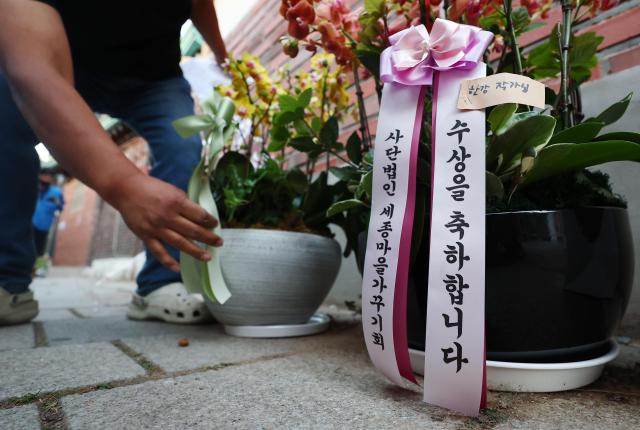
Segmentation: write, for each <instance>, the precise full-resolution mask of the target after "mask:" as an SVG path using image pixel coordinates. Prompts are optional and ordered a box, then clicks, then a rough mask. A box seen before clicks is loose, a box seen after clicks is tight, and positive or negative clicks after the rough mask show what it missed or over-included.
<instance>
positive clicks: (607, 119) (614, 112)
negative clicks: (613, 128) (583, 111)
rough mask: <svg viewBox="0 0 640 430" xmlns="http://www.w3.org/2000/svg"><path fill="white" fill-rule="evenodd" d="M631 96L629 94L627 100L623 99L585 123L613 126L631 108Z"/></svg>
mask: <svg viewBox="0 0 640 430" xmlns="http://www.w3.org/2000/svg"><path fill="white" fill-rule="evenodd" d="M631 96H633V93H629V94H628V95H627V96H626V97H625V98H623V99H622V100H620V101H619V102H616V103H614V104H612V105H611V106H609V107H608V108H606V109H605V110H604V111H603V112H602V113H601V114H600V115H598V116H597V117H595V118H589V119H587V120H585V122H593V121H599V122H603V123H604V125H609V124H613V123H614V122H616V121H617V120H619V119H620V118H622V115H624V113H625V112H626V111H627V108H628V107H629V103H630V102H631Z"/></svg>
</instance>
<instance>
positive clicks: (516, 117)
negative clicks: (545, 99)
mask: <svg viewBox="0 0 640 430" xmlns="http://www.w3.org/2000/svg"><path fill="white" fill-rule="evenodd" d="M534 116H540V112H536V111H533V110H530V111H525V112H518V113H517V114H514V115H513V116H512V117H511V118H509V120H508V121H507V123H506V124H505V125H504V127H503V128H502V129H501V130H502V131H501V133H500V134H502V133H503V132H504V131H506V130H507V129H509V128H511V127H513V126H514V124H517V123H519V122H520V121H524V120H525V119H527V118H531V117H534Z"/></svg>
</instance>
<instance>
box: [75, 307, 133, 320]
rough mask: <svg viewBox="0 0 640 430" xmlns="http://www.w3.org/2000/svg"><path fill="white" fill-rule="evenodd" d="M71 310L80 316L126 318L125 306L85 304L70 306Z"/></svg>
mask: <svg viewBox="0 0 640 430" xmlns="http://www.w3.org/2000/svg"><path fill="white" fill-rule="evenodd" d="M72 312H73V313H74V314H75V315H76V316H77V317H80V318H105V317H121V318H126V315H127V306H85V307H75V308H72Z"/></svg>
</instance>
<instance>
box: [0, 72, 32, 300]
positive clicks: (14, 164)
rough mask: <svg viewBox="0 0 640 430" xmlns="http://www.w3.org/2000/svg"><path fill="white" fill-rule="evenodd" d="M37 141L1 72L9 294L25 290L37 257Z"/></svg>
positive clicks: (1, 179)
mask: <svg viewBox="0 0 640 430" xmlns="http://www.w3.org/2000/svg"><path fill="white" fill-rule="evenodd" d="M37 142H38V140H37V138H36V136H35V135H34V134H33V132H32V131H31V128H30V127H29V125H28V124H27V122H26V121H25V120H24V118H23V117H22V114H20V112H19V111H18V109H17V107H16V105H15V103H14V102H13V99H12V98H11V94H10V92H9V87H8V85H7V83H6V80H5V79H4V77H3V76H2V75H0V196H1V198H2V203H0V287H3V288H4V289H5V290H6V291H7V292H9V293H11V294H17V293H22V292H26V291H27V289H28V286H29V284H30V283H31V270H32V268H33V264H34V262H35V258H36V255H35V246H34V243H33V230H32V223H31V218H32V216H33V211H34V210H35V205H36V199H37V196H38V171H39V169H40V162H39V159H38V155H37V153H36V151H35V148H34V146H35V144H36V143H37Z"/></svg>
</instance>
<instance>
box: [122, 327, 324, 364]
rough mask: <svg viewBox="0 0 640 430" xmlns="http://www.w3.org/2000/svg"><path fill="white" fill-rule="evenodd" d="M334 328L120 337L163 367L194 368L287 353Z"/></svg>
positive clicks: (321, 341)
mask: <svg viewBox="0 0 640 430" xmlns="http://www.w3.org/2000/svg"><path fill="white" fill-rule="evenodd" d="M334 336H336V332H335V330H334V331H332V330H330V331H329V332H328V333H325V334H319V335H315V336H308V337H297V338H286V339H249V338H240V337H233V336H228V335H226V334H224V331H223V328H222V327H221V326H220V325H212V326H209V328H208V329H207V330H202V331H199V332H193V333H191V334H189V333H185V332H175V333H166V334H163V335H160V336H153V337H138V338H128V339H127V338H125V339H122V341H123V342H124V343H125V344H126V345H128V346H129V347H131V348H132V349H133V350H134V351H136V352H139V353H142V354H143V355H144V356H145V357H147V358H149V359H150V360H151V361H153V362H154V363H156V364H157V365H159V366H160V367H161V368H163V369H164V370H166V371H169V372H172V371H181V370H191V369H197V368H201V367H205V366H212V365H219V364H221V363H237V362H244V361H249V360H255V359H258V358H260V357H268V356H273V355H279V354H290V353H296V352H300V351H303V350H305V349H309V348H314V345H317V344H327V343H329V344H330V343H331V341H330V340H329V339H332V338H333V337H334ZM185 337H186V338H187V339H188V340H189V346H188V347H180V346H178V340H179V339H181V338H185Z"/></svg>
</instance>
